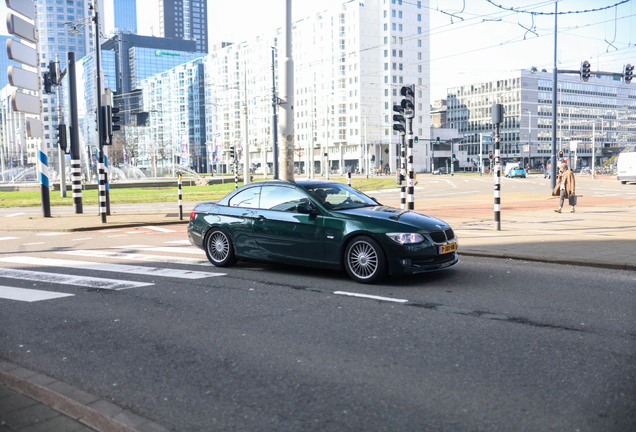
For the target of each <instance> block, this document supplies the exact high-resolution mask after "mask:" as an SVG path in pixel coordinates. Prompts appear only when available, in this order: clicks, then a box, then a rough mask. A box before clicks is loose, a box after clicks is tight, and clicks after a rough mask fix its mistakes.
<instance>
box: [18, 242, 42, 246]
mask: <svg viewBox="0 0 636 432" xmlns="http://www.w3.org/2000/svg"><path fill="white" fill-rule="evenodd" d="M38 244H44V242H36V243H24V244H23V245H22V246H32V245H38Z"/></svg>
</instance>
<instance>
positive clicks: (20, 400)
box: [0, 393, 37, 418]
mask: <svg viewBox="0 0 636 432" xmlns="http://www.w3.org/2000/svg"><path fill="white" fill-rule="evenodd" d="M36 403H37V402H36V401H34V400H33V399H31V398H29V397H26V396H23V395H21V394H19V393H15V394H13V395H11V396H8V397H6V398H3V399H2V405H0V416H2V417H3V418H4V414H7V413H10V412H13V411H17V410H19V409H22V408H26V407H28V406H31V405H35V404H36Z"/></svg>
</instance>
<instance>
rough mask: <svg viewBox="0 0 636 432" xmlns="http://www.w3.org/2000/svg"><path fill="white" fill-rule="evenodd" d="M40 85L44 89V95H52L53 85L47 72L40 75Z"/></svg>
mask: <svg viewBox="0 0 636 432" xmlns="http://www.w3.org/2000/svg"><path fill="white" fill-rule="evenodd" d="M42 84H43V85H42V87H44V93H53V90H52V87H53V83H52V82H51V74H50V73H49V72H44V74H43V75H42Z"/></svg>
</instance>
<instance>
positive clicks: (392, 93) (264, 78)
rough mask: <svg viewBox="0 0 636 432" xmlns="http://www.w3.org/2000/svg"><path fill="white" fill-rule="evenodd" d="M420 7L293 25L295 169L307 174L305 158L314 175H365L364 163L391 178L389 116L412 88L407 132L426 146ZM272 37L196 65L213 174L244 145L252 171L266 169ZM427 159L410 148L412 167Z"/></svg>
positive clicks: (343, 11)
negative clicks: (201, 69) (201, 67)
mask: <svg viewBox="0 0 636 432" xmlns="http://www.w3.org/2000/svg"><path fill="white" fill-rule="evenodd" d="M427 6H428V5H427V2H420V1H414V2H402V1H401V0H387V1H384V0H369V1H366V2H359V1H348V2H344V3H342V4H340V5H339V6H337V7H335V8H333V9H330V10H326V11H324V12H321V13H318V14H315V15H312V16H310V17H307V18H306V19H303V20H300V21H297V22H295V23H294V24H293V44H294V46H293V57H294V58H293V59H294V68H295V70H294V81H295V82H294V89H295V94H294V113H295V114H294V115H295V120H294V121H295V135H294V136H295V140H294V147H295V148H294V163H295V166H296V169H297V171H299V172H304V171H306V169H307V167H309V165H310V160H311V154H312V153H313V154H314V167H315V169H316V170H321V171H322V172H323V173H324V172H325V169H326V167H327V166H328V167H329V169H333V170H336V171H338V172H343V171H345V170H347V169H354V170H355V169H358V170H363V169H367V167H368V165H369V162H368V161H369V160H372V166H374V167H384V166H385V165H388V166H389V167H390V169H391V171H392V172H395V169H396V156H397V155H398V154H399V152H398V151H397V144H398V143H399V142H400V137H399V135H397V134H396V133H394V131H393V129H392V124H393V114H394V112H393V110H392V108H393V105H394V104H397V103H399V102H400V101H401V99H402V96H401V95H400V88H401V87H402V86H406V85H414V88H415V112H416V114H415V119H414V123H413V130H414V133H415V135H417V136H419V137H420V138H422V139H428V138H429V135H430V127H429V125H430V114H429V113H430V96H429V84H430V74H429V38H428V36H427V35H428V29H429V15H428V9H427ZM281 37H282V32H281V30H280V29H279V30H276V31H273V32H272V33H269V34H266V35H262V36H260V37H257V38H254V39H252V40H250V41H246V42H243V43H240V44H234V45H230V46H226V47H224V48H221V49H219V50H217V51H214V52H212V53H210V54H209V55H208V56H207V57H206V58H205V60H204V61H205V77H206V93H205V96H206V105H205V107H206V117H205V118H206V122H207V123H206V134H207V143H208V151H209V152H210V154H211V160H212V161H213V162H214V164H215V166H216V167H217V170H218V171H228V170H229V160H228V150H229V148H230V147H235V148H236V149H237V152H238V151H239V150H240V149H241V147H242V146H244V144H245V142H246V141H247V142H248V143H249V149H250V154H251V164H252V167H253V168H257V169H260V170H262V169H263V168H265V166H267V167H268V168H269V169H270V170H271V167H272V164H273V160H272V156H273V153H272V129H271V121H272V102H271V101H272V93H271V91H272V64H271V63H272V48H271V47H274V48H275V55H276V62H277V63H278V59H279V58H280V51H279V47H280V46H282V44H283V43H284V41H283V40H282V39H281ZM277 72H278V65H276V73H277ZM278 85H279V84H278V83H277V88H278ZM367 150H368V153H367ZM325 154H327V156H326V157H325ZM429 157H430V155H429V148H428V146H416V147H415V148H414V162H415V169H416V170H418V171H422V170H424V169H425V168H426V167H428V166H429V164H430V162H429V161H428V158H429Z"/></svg>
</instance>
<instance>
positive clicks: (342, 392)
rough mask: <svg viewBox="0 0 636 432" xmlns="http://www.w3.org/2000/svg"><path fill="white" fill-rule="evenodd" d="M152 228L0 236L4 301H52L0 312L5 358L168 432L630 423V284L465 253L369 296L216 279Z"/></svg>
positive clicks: (577, 270) (310, 277)
mask: <svg viewBox="0 0 636 432" xmlns="http://www.w3.org/2000/svg"><path fill="white" fill-rule="evenodd" d="M166 229H167V228H165V227H164V228H160V227H158V228H157V229H150V228H138V229H130V228H129V229H120V230H105V231H101V232H90V233H87V232H82V233H67V234H60V235H43V234H36V233H17V234H16V233H0V244H1V245H2V248H1V252H0V286H2V287H9V288H19V289H20V290H17V291H16V290H13V291H11V290H7V289H6V288H0V292H4V293H7V292H12V293H13V295H14V297H20V296H25V295H27V293H28V295H31V296H43V295H42V293H41V291H44V292H45V295H47V294H48V295H51V293H60V294H59V295H60V297H57V298H51V299H46V300H45V299H43V300H39V301H22V300H9V299H3V298H0V359H3V360H7V361H10V362H13V363H16V364H19V365H22V366H24V367H27V368H29V369H32V370H36V371H40V372H42V373H44V374H46V375H49V376H51V377H53V378H56V379H58V380H60V381H63V382H66V383H68V384H70V385H73V386H75V387H79V388H81V389H83V390H85V391H87V392H89V393H92V394H94V395H96V396H98V397H100V398H104V399H107V400H110V401H112V402H113V403H115V404H117V405H119V406H121V407H123V408H126V409H129V410H131V411H133V412H135V413H137V414H139V415H141V416H143V417H146V418H148V419H151V420H154V421H156V422H158V423H160V424H162V425H164V426H166V427H168V428H171V429H173V430H175V431H210V430H272V431H274V430H275V431H296V430H303V431H305V430H312V431H313V430H315V431H342V430H356V431H369V430H374V431H381V430H386V431H413V430H440V431H479V430H484V431H510V430H515V431H530V430H533V431H534V430H541V431H544V430H545V431H547V430H555V431H564V430H579V431H621V432H622V431H627V430H634V429H636V387H635V386H636V384H635V383H636V362H635V361H634V359H635V358H636V301H635V299H636V296H635V294H636V273H634V272H625V271H610V270H602V269H591V268H581V267H571V266H560V265H549V264H537V263H529V262H521V261H511V260H494V259H479V258H471V257H464V258H462V260H461V262H460V264H459V265H458V266H456V267H454V268H452V269H449V270H447V271H443V272H438V273H433V274H429V275H420V276H413V277H404V278H393V279H389V280H386V281H385V283H383V284H380V285H374V286H366V285H360V284H356V283H354V282H352V281H351V280H350V279H349V278H348V277H347V276H346V274H345V273H344V272H328V273H326V272H324V271H320V270H312V269H305V268H300V267H287V266H276V265H266V264H258V263H247V262H246V263H239V265H237V266H236V267H233V268H229V269H222V270H220V269H217V268H214V267H211V266H208V265H205V263H203V262H202V261H203V260H205V256H204V255H201V254H200V253H197V251H196V250H194V249H193V248H191V247H189V246H188V245H187V244H184V242H183V239H184V238H185V237H184V233H183V231H182V230H183V227H179V228H169V229H173V230H176V231H175V232H167V231H165V230H166ZM46 234H48V233H46ZM11 237H12V238H11ZM144 246H145V247H144ZM113 253H118V254H119V255H116V256H114V255H112V254H113ZM42 258H46V259H55V260H62V261H41V260H40V259H42ZM72 261H74V262H72ZM76 261H83V262H84V264H78V263H77V262H76ZM105 264H109V265H108V266H106V265H105ZM112 264H120V265H125V266H127V267H117V266H113V265H112ZM165 269H168V270H167V271H166V270H165ZM42 273H43V274H42ZM219 273H221V274H219ZM86 277H89V278H91V279H87V278H86ZM25 289H29V290H34V291H36V292H31V291H28V292H27V291H24V290H25ZM3 290H4V291H3ZM37 292H40V294H38V293H37ZM63 294H64V295H66V296H64V297H61V295H63ZM69 294H70V295H69ZM354 294H355V295H356V296H354ZM360 295H364V296H367V297H360ZM368 296H374V297H368ZM23 298H24V297H23ZM29 298H30V299H31V300H32V299H33V298H34V297H29Z"/></svg>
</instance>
